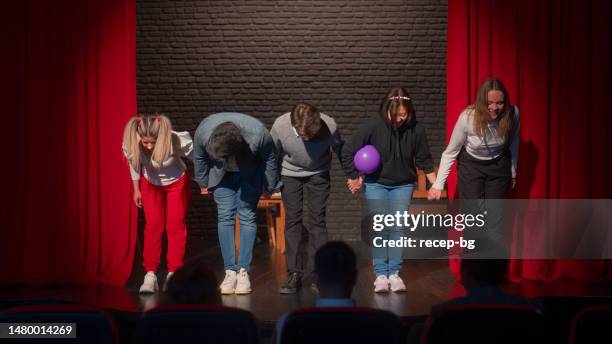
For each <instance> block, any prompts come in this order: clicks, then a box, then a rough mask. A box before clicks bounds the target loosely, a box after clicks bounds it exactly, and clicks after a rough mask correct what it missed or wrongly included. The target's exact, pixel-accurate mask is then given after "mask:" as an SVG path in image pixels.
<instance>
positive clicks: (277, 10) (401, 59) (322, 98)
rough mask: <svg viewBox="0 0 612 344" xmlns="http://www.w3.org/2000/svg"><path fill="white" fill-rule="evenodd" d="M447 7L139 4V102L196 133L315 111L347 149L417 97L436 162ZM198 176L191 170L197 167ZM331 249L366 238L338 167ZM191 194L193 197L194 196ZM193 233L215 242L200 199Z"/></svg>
mask: <svg viewBox="0 0 612 344" xmlns="http://www.w3.org/2000/svg"><path fill="white" fill-rule="evenodd" d="M446 10H447V6H446V0H407V1H397V0H396V1H371V0H352V1H262V0H259V1H170V0H137V36H136V48H137V49H136V52H137V94H138V110H139V112H141V113H151V112H160V113H164V114H167V115H168V116H170V118H171V119H172V121H173V123H174V126H175V128H176V129H177V130H188V131H190V132H191V133H192V134H193V132H194V131H195V129H196V127H197V125H198V124H199V122H200V121H201V120H202V119H203V118H204V117H205V116H207V115H208V114H211V113H215V112H221V111H237V112H242V113H246V114H249V115H252V116H255V117H257V118H259V119H261V120H262V121H263V122H264V123H265V124H266V125H267V126H268V129H269V128H270V127H271V126H272V123H273V121H274V118H276V117H277V116H280V115H281V114H283V113H285V112H288V111H290V110H291V108H292V106H293V105H294V104H295V103H296V102H298V101H308V102H311V103H312V104H314V105H316V106H317V107H318V108H319V110H320V111H322V112H324V113H327V114H329V115H331V116H333V117H334V118H335V119H336V121H337V122H338V125H339V128H340V130H341V133H342V135H343V136H344V137H345V138H348V137H349V136H350V135H351V134H352V133H353V131H354V130H355V128H356V127H357V126H358V125H359V124H360V123H361V122H362V121H363V119H364V118H366V117H368V116H371V115H373V114H376V113H377V108H378V105H379V99H380V97H382V95H383V93H384V92H385V90H386V89H387V88H388V87H389V86H392V85H402V86H404V87H406V88H407V89H408V91H409V92H411V93H412V96H413V99H414V103H415V105H416V109H417V116H418V119H419V120H420V121H421V123H423V124H424V125H425V126H426V128H427V132H428V137H429V141H430V145H431V147H432V153H433V155H434V159H435V160H436V162H438V161H439V157H440V154H441V152H442V150H443V145H444V143H445V123H444V121H445V120H444V118H445V62H446V59H445V51H446V26H447V25H446V24H447V17H446ZM190 168H191V167H190ZM332 181H333V184H332V191H331V192H332V193H331V199H330V204H329V208H328V227H329V232H330V238H332V239H344V240H357V239H358V238H359V236H360V226H361V222H360V214H361V210H360V197H362V195H360V197H352V196H351V195H350V193H349V192H348V191H347V189H346V186H345V183H346V178H345V177H344V176H343V174H342V173H341V172H340V168H339V164H338V163H337V161H334V165H333V172H332ZM194 186H195V184H194ZM194 192H196V190H195V188H194ZM188 226H189V231H190V234H192V235H193V234H196V235H202V236H204V237H205V238H207V239H210V241H211V242H216V238H217V236H216V209H215V208H214V203H213V202H212V200H207V199H204V198H202V197H201V196H200V195H197V194H195V193H194V196H193V197H192V204H191V209H190V212H189V215H188Z"/></svg>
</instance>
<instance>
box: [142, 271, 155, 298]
mask: <svg viewBox="0 0 612 344" xmlns="http://www.w3.org/2000/svg"><path fill="white" fill-rule="evenodd" d="M158 288H159V287H158V286H157V276H156V275H155V272H153V271H149V272H147V274H146V275H145V277H144V282H142V285H141V286H140V292H141V293H155V292H157V289H158Z"/></svg>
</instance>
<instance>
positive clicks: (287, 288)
mask: <svg viewBox="0 0 612 344" xmlns="http://www.w3.org/2000/svg"><path fill="white" fill-rule="evenodd" d="M301 286H302V278H301V276H300V273H299V272H290V273H289V276H288V277H287V282H285V284H283V285H282V286H281V287H280V289H279V290H278V292H279V293H281V294H295V293H296V292H297V291H298V290H299V289H300V287H301Z"/></svg>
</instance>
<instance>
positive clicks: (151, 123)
mask: <svg viewBox="0 0 612 344" xmlns="http://www.w3.org/2000/svg"><path fill="white" fill-rule="evenodd" d="M143 137H155V138H156V139H157V142H156V143H155V148H153V153H152V154H151V162H152V163H153V166H154V167H157V168H159V167H162V165H163V162H164V161H166V160H167V159H168V158H169V157H170V154H172V123H170V119H169V118H168V117H166V116H164V115H153V116H140V115H139V116H135V117H132V118H130V120H129V121H128V122H127V124H126V125H125V130H124V131H123V143H122V147H123V150H124V151H125V153H126V156H127V159H128V161H129V163H130V165H132V167H133V168H134V169H136V170H138V169H139V167H140V154H141V152H142V144H141V139H142V138H143Z"/></svg>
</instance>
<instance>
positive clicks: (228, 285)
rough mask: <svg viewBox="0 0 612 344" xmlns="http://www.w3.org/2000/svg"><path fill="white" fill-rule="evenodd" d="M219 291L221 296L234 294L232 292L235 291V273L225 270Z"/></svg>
mask: <svg viewBox="0 0 612 344" xmlns="http://www.w3.org/2000/svg"><path fill="white" fill-rule="evenodd" d="M219 289H221V294H223V295H230V294H233V293H234V290H236V271H234V270H225V278H224V279H223V282H221V285H220V286H219Z"/></svg>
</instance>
